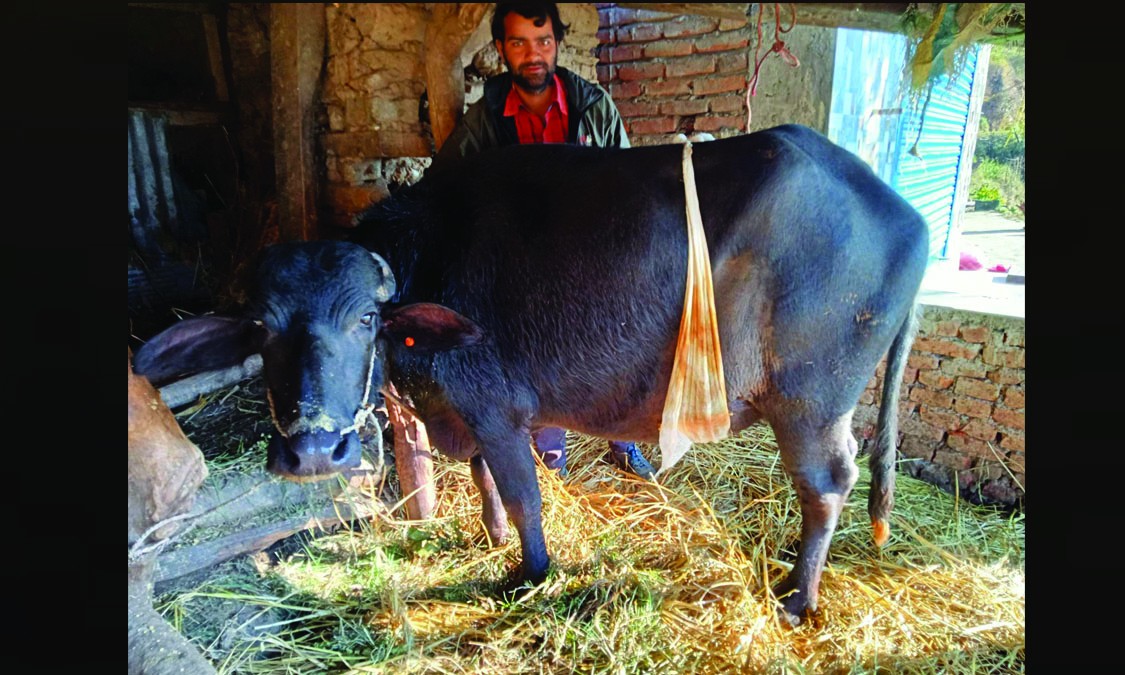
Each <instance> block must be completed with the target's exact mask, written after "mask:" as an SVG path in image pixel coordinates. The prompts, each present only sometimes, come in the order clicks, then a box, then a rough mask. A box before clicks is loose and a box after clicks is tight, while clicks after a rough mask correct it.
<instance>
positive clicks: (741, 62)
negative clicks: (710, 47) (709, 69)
mask: <svg viewBox="0 0 1125 675" xmlns="http://www.w3.org/2000/svg"><path fill="white" fill-rule="evenodd" d="M749 69H750V62H749V61H748V60H747V58H746V52H744V51H742V52H733V53H730V54H722V55H720V56H719V58H718V59H716V60H715V72H717V73H741V72H746V71H748V70H749Z"/></svg>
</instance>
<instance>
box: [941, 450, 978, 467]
mask: <svg viewBox="0 0 1125 675" xmlns="http://www.w3.org/2000/svg"><path fill="white" fill-rule="evenodd" d="M934 463H935V464H940V465H942V466H948V467H949V468H951V469H953V470H955V471H964V470H966V469H968V468H970V467H971V466H972V465H973V460H972V458H971V457H968V456H966V455H963V454H961V453H960V452H953V451H951V450H938V451H937V452H935V453H934Z"/></svg>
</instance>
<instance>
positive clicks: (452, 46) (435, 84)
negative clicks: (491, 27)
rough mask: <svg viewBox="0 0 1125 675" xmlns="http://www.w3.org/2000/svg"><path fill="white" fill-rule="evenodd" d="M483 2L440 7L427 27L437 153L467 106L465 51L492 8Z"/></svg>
mask: <svg viewBox="0 0 1125 675" xmlns="http://www.w3.org/2000/svg"><path fill="white" fill-rule="evenodd" d="M489 6H490V5H489V4H488V3H483V2H458V3H437V4H435V5H434V9H433V13H432V15H431V17H430V22H429V24H427V25H426V40H425V49H426V52H425V67H426V95H427V97H428V99H429V102H430V127H431V128H432V129H433V134H434V149H435V150H440V149H441V146H442V145H443V144H444V143H445V139H446V138H449V134H450V133H452V132H453V128H454V127H455V126H456V125H457V121H458V120H459V119H460V117H461V109H462V108H463V107H464V105H465V73H464V69H463V68H462V66H461V49H462V48H463V47H464V46H465V41H466V40H468V39H469V36H471V35H472V34H473V31H475V30H476V28H477V26H478V25H480V21H481V19H482V18H483V17H484V14H485V12H486V11H488V8H489Z"/></svg>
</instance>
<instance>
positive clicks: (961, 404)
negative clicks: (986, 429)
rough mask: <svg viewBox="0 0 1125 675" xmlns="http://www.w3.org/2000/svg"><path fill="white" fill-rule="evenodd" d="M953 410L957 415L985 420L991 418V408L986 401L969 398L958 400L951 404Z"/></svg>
mask: <svg viewBox="0 0 1125 675" xmlns="http://www.w3.org/2000/svg"><path fill="white" fill-rule="evenodd" d="M953 409H954V410H956V411H957V412H959V413H962V414H965V415H968V416H969V417H976V418H979V419H982V420H986V419H989V418H991V417H992V406H991V405H989V403H988V402H987V401H981V400H979V399H975V398H970V397H968V396H966V397H963V398H959V399H957V400H956V401H954V402H953Z"/></svg>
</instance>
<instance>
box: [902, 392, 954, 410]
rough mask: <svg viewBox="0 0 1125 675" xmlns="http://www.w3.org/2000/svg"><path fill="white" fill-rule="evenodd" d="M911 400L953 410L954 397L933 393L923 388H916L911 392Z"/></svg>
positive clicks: (942, 393)
mask: <svg viewBox="0 0 1125 675" xmlns="http://www.w3.org/2000/svg"><path fill="white" fill-rule="evenodd" d="M910 400H911V401H918V402H919V403H925V404H926V405H929V406H933V407H935V408H952V407H953V397H952V396H950V395H949V394H947V393H945V392H941V391H933V390H932V389H925V388H923V387H914V388H913V389H911V390H910Z"/></svg>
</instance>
